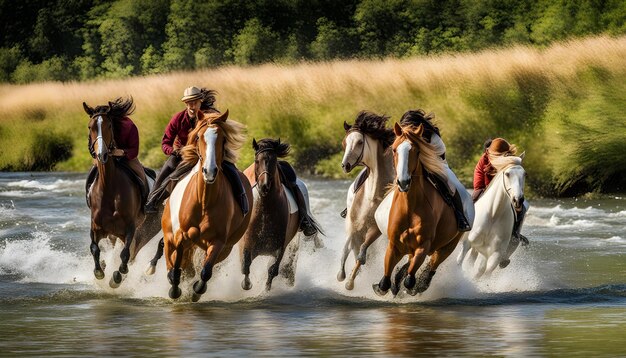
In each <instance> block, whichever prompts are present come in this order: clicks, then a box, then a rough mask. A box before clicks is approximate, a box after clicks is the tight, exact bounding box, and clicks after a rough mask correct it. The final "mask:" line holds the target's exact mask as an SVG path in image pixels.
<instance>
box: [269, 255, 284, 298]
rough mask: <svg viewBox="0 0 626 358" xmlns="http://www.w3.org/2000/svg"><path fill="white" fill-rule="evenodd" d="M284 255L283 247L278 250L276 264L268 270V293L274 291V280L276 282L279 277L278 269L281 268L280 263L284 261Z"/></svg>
mask: <svg viewBox="0 0 626 358" xmlns="http://www.w3.org/2000/svg"><path fill="white" fill-rule="evenodd" d="M284 254H285V249H284V248H283V247H281V248H280V249H278V251H277V253H276V262H274V264H273V265H272V266H270V268H269V269H268V270H267V282H266V283H265V290H266V291H269V290H270V289H272V280H274V277H276V276H278V267H279V266H280V261H282V259H283V255H284Z"/></svg>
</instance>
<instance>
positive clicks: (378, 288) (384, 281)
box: [372, 242, 403, 296]
mask: <svg viewBox="0 0 626 358" xmlns="http://www.w3.org/2000/svg"><path fill="white" fill-rule="evenodd" d="M402 256H403V255H402V253H400V251H399V250H398V249H397V248H396V247H395V245H393V244H392V243H391V242H389V245H387V252H386V253H385V272H384V275H383V277H382V278H381V279H380V282H379V283H376V284H373V285H372V288H373V289H374V292H376V294H377V295H379V296H384V295H386V294H387V291H389V288H391V272H392V271H393V269H394V267H396V265H397V264H398V262H400V259H401V258H402Z"/></svg>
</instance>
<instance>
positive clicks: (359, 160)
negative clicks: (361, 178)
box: [346, 129, 367, 167]
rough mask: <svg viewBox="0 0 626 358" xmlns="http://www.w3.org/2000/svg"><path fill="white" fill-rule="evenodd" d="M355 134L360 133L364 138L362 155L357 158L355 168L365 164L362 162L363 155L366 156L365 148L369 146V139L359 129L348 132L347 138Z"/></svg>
mask: <svg viewBox="0 0 626 358" xmlns="http://www.w3.org/2000/svg"><path fill="white" fill-rule="evenodd" d="M353 132H358V133H359V134H360V135H361V136H362V137H363V146H362V147H361V153H360V154H359V156H358V157H357V160H356V161H355V162H354V166H355V167H356V166H357V165H359V164H363V163H362V161H363V155H365V146H366V145H367V138H366V137H365V134H363V132H361V131H359V130H358V129H350V130H348V131H346V137H348V136H349V135H350V134H351V133H353Z"/></svg>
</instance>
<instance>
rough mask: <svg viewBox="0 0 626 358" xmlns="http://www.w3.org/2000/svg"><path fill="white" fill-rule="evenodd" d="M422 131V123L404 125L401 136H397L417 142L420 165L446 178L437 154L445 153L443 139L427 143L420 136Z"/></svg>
mask: <svg viewBox="0 0 626 358" xmlns="http://www.w3.org/2000/svg"><path fill="white" fill-rule="evenodd" d="M423 133H424V126H423V125H422V124H420V125H419V126H417V127H415V126H405V127H403V128H402V136H400V137H398V138H402V137H406V138H407V139H408V140H409V141H411V143H413V144H417V146H418V148H419V151H420V155H419V161H420V162H422V165H423V166H424V167H425V168H426V170H427V171H428V172H430V173H433V174H435V175H438V176H440V177H443V178H447V173H446V168H445V166H444V163H443V160H442V159H441V157H440V156H439V154H437V153H445V150H446V149H445V146H444V144H443V141H433V142H432V143H428V142H427V141H426V140H425V139H424V138H423V137H422V134H423ZM396 140H397V139H396Z"/></svg>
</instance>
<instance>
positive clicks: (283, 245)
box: [240, 139, 299, 291]
mask: <svg viewBox="0 0 626 358" xmlns="http://www.w3.org/2000/svg"><path fill="white" fill-rule="evenodd" d="M252 147H253V148H254V150H255V156H254V163H253V164H251V165H250V166H249V167H248V168H247V169H246V170H245V171H244V173H245V174H246V176H247V177H248V179H249V180H250V183H251V184H252V185H253V187H255V186H256V189H257V190H256V192H255V195H256V194H257V193H258V198H257V197H255V200H254V206H253V208H252V218H251V219H250V225H249V226H248V230H247V231H246V233H245V234H244V237H243V245H241V246H240V248H241V250H240V256H241V270H242V273H243V274H244V275H245V278H244V280H243V282H242V283H241V287H242V288H243V289H244V290H249V289H251V288H252V284H251V283H250V278H249V275H250V265H251V264H252V260H254V259H255V258H256V257H257V256H259V255H271V256H274V258H275V261H274V264H272V265H271V266H270V267H269V270H268V273H267V274H268V276H267V283H266V284H265V288H266V290H268V291H269V290H270V289H271V287H272V280H273V279H274V277H276V276H278V269H279V266H280V262H281V261H282V259H283V255H284V254H285V250H286V249H287V246H288V245H289V243H290V242H291V241H292V239H293V237H294V236H295V235H296V233H297V232H298V226H299V214H298V207H297V205H296V202H295V200H294V199H293V198H291V200H290V196H291V193H289V192H288V191H287V190H286V189H285V186H284V185H283V183H282V181H281V173H280V171H279V168H278V166H279V165H278V158H283V157H285V156H287V155H288V154H289V150H290V147H289V144H287V143H281V142H280V139H279V140H273V139H261V140H260V141H259V142H258V143H257V142H256V140H254V139H253V140H252ZM296 254H297V247H296V248H295V249H293V250H291V252H290V254H289V257H290V263H289V264H288V265H287V266H288V267H290V270H287V271H288V272H286V273H287V274H289V278H290V283H293V277H294V274H295V273H294V269H295V268H294V267H293V261H294V259H295V255H296Z"/></svg>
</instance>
